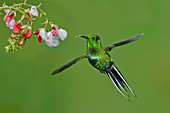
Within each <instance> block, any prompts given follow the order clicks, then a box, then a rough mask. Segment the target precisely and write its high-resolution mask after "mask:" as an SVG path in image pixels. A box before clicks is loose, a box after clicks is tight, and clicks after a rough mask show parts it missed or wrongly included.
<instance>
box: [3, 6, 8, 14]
mask: <svg viewBox="0 0 170 113" xmlns="http://www.w3.org/2000/svg"><path fill="white" fill-rule="evenodd" d="M4 7H8V6H7V5H5V6H4ZM4 11H5V13H8V12H9V9H4Z"/></svg>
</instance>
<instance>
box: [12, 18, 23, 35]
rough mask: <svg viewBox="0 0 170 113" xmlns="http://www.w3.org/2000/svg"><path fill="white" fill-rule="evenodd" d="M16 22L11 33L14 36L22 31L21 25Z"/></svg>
mask: <svg viewBox="0 0 170 113" xmlns="http://www.w3.org/2000/svg"><path fill="white" fill-rule="evenodd" d="M17 23H18V22H17V21H16V22H15V25H14V26H13V32H14V33H16V34H18V33H19V32H20V31H21V30H22V29H21V26H22V24H21V23H18V24H17Z"/></svg>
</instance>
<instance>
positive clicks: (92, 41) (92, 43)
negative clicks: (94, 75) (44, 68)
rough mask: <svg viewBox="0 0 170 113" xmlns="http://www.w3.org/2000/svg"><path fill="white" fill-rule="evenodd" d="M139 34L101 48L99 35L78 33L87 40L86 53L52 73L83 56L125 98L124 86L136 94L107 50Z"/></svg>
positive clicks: (60, 69)
mask: <svg viewBox="0 0 170 113" xmlns="http://www.w3.org/2000/svg"><path fill="white" fill-rule="evenodd" d="M141 36H143V33H142V34H139V35H136V36H135V37H133V38H130V39H128V40H124V41H121V42H118V43H115V44H113V45H111V46H108V47H106V48H103V47H102V45H101V40H100V38H99V36H97V35H94V34H90V35H88V36H83V35H80V37H82V38H85V39H86V40H87V42H86V43H87V53H86V54H85V55H83V56H80V57H78V58H76V59H74V60H73V61H71V62H69V63H67V64H66V65H64V66H62V67H60V68H58V69H56V70H55V71H54V72H53V73H52V75H54V74H56V73H59V72H61V71H63V70H65V69H67V68H68V67H70V66H72V65H73V64H75V63H76V62H78V61H80V60H81V59H83V58H88V60H89V62H90V64H91V65H92V66H93V67H95V68H97V69H98V70H99V71H100V72H101V73H104V74H105V73H106V74H107V75H108V76H109V78H110V79H111V80H112V82H113V83H114V85H115V86H116V88H117V89H118V90H119V92H120V93H121V94H122V95H123V96H124V97H126V98H127V99H128V97H129V95H128V93H127V90H126V88H128V89H129V90H130V91H131V92H132V94H133V95H134V96H136V95H135V94H134V92H133V91H132V89H131V88H130V86H129V85H128V83H127V82H126V80H125V79H124V77H123V75H122V74H121V73H120V71H119V70H118V69H117V67H116V66H115V64H114V63H113V61H112V58H111V56H110V55H109V53H108V52H110V51H111V50H112V49H113V48H114V47H117V46H121V45H124V44H127V43H130V42H133V41H135V40H137V39H139V38H140V37H141ZM125 87H126V88H125ZM122 90H123V91H122ZM123 92H125V94H126V95H127V96H128V97H127V96H126V95H125V94H124V93H123ZM128 100H129V99H128Z"/></svg>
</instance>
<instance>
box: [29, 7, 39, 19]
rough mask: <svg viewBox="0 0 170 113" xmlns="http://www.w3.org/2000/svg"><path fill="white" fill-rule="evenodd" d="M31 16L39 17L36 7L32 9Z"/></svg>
mask: <svg viewBox="0 0 170 113" xmlns="http://www.w3.org/2000/svg"><path fill="white" fill-rule="evenodd" d="M30 14H31V15H33V16H36V17H38V11H37V8H36V7H35V6H32V7H31V10H30Z"/></svg>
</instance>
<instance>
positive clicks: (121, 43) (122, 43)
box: [104, 33, 144, 51]
mask: <svg viewBox="0 0 170 113" xmlns="http://www.w3.org/2000/svg"><path fill="white" fill-rule="evenodd" d="M143 34H144V33H141V34H139V35H136V36H134V37H132V38H130V39H127V40H123V41H121V42H118V43H115V44H113V45H111V46H108V47H106V48H104V50H105V51H111V50H112V49H113V48H114V47H117V46H121V45H124V44H128V43H130V42H133V41H135V40H137V39H139V38H140V37H141V36H143Z"/></svg>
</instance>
